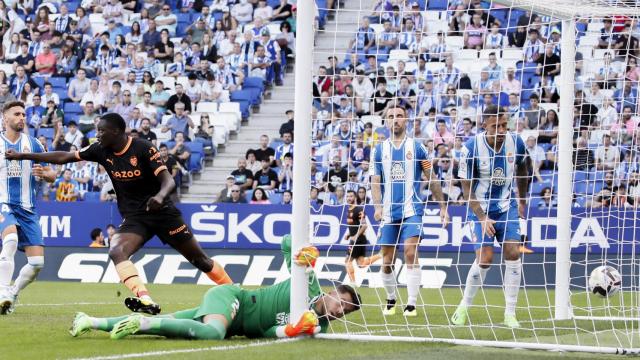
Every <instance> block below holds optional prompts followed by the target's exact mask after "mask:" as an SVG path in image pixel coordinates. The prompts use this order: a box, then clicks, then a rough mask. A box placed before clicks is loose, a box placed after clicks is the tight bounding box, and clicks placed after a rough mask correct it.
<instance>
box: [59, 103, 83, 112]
mask: <svg viewBox="0 0 640 360" xmlns="http://www.w3.org/2000/svg"><path fill="white" fill-rule="evenodd" d="M63 110H64V112H65V114H82V108H81V107H80V104H78V103H75V102H68V103H65V104H64V108H63Z"/></svg>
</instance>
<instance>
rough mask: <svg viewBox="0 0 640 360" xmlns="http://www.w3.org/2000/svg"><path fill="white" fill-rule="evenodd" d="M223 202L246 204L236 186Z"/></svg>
mask: <svg viewBox="0 0 640 360" xmlns="http://www.w3.org/2000/svg"><path fill="white" fill-rule="evenodd" d="M245 1H246V0H245ZM225 202H226V203H231V204H246V203H247V199H245V198H244V196H242V195H241V192H240V187H239V186H238V185H233V186H232V187H231V196H230V197H228V198H227V199H226V200H225Z"/></svg>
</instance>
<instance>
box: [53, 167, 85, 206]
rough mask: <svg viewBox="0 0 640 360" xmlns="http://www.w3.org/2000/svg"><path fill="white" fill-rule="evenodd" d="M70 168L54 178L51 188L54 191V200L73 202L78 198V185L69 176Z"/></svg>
mask: <svg viewBox="0 0 640 360" xmlns="http://www.w3.org/2000/svg"><path fill="white" fill-rule="evenodd" d="M71 174H72V173H71V169H65V170H63V171H62V176H60V177H59V178H58V179H56V181H55V183H54V184H53V188H54V189H55V192H56V201H60V202H73V201H77V200H78V196H79V194H80V193H79V188H80V185H79V184H78V182H77V181H75V180H73V179H72V178H71Z"/></svg>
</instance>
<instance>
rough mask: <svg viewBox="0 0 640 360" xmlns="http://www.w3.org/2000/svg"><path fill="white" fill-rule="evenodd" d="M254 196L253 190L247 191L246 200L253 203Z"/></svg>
mask: <svg viewBox="0 0 640 360" xmlns="http://www.w3.org/2000/svg"><path fill="white" fill-rule="evenodd" d="M252 196H253V190H247V191H246V192H245V193H244V198H245V199H246V200H247V202H249V201H251V197H252Z"/></svg>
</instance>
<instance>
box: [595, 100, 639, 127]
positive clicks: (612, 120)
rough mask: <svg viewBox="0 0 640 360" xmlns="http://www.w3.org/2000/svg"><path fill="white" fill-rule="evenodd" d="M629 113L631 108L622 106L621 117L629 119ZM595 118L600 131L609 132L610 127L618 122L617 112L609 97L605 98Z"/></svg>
mask: <svg viewBox="0 0 640 360" xmlns="http://www.w3.org/2000/svg"><path fill="white" fill-rule="evenodd" d="M631 112H632V110H631V106H624V108H623V109H622V116H623V117H627V118H628V119H630V118H631ZM597 116H598V123H599V124H600V129H602V130H610V129H611V127H612V126H614V125H615V124H616V123H617V122H618V111H617V110H616V106H615V103H614V102H613V99H612V98H611V97H609V96H605V98H604V102H603V103H602V107H600V109H598V114H597Z"/></svg>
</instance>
